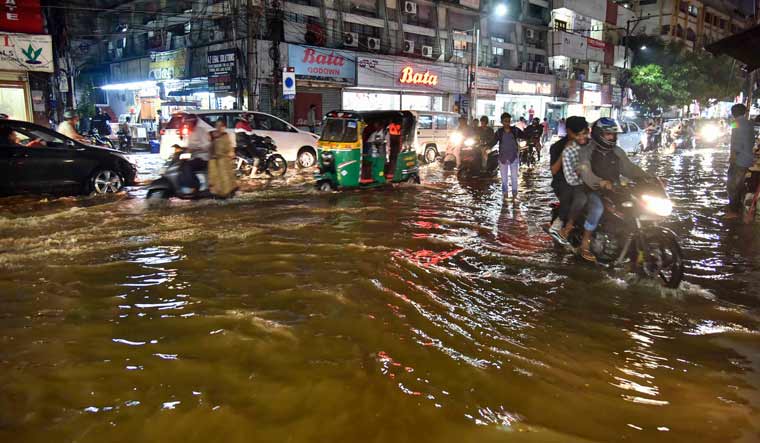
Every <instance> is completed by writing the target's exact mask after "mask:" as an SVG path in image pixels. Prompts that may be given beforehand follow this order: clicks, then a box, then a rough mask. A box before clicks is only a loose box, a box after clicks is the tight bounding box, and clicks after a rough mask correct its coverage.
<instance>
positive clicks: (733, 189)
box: [723, 103, 755, 219]
mask: <svg viewBox="0 0 760 443" xmlns="http://www.w3.org/2000/svg"><path fill="white" fill-rule="evenodd" d="M746 114H747V107H746V106H744V105H742V104H741V103H740V104H736V105H734V106H732V107H731V115H732V116H733V117H734V124H733V129H731V158H730V164H729V167H728V181H727V188H728V210H727V211H726V215H724V216H723V218H724V219H734V218H737V217H739V215H740V214H741V212H742V205H743V204H744V201H743V200H744V177H745V176H746V175H747V170H748V169H749V167H750V166H752V164H753V163H754V162H755V158H754V154H753V152H752V149H753V148H754V145H755V130H754V128H753V127H752V124H751V123H750V122H749V121H748V120H747V117H746Z"/></svg>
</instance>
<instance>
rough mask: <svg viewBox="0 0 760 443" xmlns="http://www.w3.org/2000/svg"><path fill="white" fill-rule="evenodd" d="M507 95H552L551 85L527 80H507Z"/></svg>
mask: <svg viewBox="0 0 760 443" xmlns="http://www.w3.org/2000/svg"><path fill="white" fill-rule="evenodd" d="M506 86H507V87H506V88H505V89H506V90H507V93H508V94H524V95H552V84H551V83H546V82H534V81H529V80H507V85H506Z"/></svg>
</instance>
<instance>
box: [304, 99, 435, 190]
mask: <svg viewBox="0 0 760 443" xmlns="http://www.w3.org/2000/svg"><path fill="white" fill-rule="evenodd" d="M416 127H417V121H416V118H415V116H414V114H413V113H411V112H409V111H368V112H357V111H332V112H330V113H328V114H327V115H326V116H325V120H324V122H323V125H322V136H321V137H320V139H319V142H318V146H319V149H318V152H317V165H318V166H319V171H318V172H316V173H315V174H314V178H315V179H316V185H317V189H319V190H322V191H330V190H333V189H348V188H359V187H361V188H364V187H367V188H369V187H376V186H382V185H385V184H388V183H400V182H407V183H419V182H420V176H419V165H418V163H417V152H416V151H415V148H414V140H415V131H416Z"/></svg>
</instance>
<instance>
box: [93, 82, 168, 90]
mask: <svg viewBox="0 0 760 443" xmlns="http://www.w3.org/2000/svg"><path fill="white" fill-rule="evenodd" d="M156 85H157V84H156V82H155V81H152V80H148V81H143V82H130V83H113V84H110V85H103V86H101V87H100V89H103V90H104V91H137V90H140V89H147V88H155V87H156Z"/></svg>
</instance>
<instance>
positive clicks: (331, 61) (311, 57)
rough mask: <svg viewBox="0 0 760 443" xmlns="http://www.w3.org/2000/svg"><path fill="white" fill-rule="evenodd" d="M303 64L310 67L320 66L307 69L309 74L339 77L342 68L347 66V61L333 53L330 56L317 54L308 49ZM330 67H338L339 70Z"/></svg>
mask: <svg viewBox="0 0 760 443" xmlns="http://www.w3.org/2000/svg"><path fill="white" fill-rule="evenodd" d="M302 62H303V63H308V64H310V65H320V66H309V67H308V68H306V70H307V71H308V72H309V74H313V75H320V74H326V75H333V76H339V75H340V68H341V67H342V66H344V65H345V64H346V59H345V58H343V56H341V55H335V53H333V52H332V51H330V53H329V54H317V51H315V50H313V49H311V48H308V49H306V50H305V51H304V53H303V60H302ZM329 66H336V67H337V68H329Z"/></svg>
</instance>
